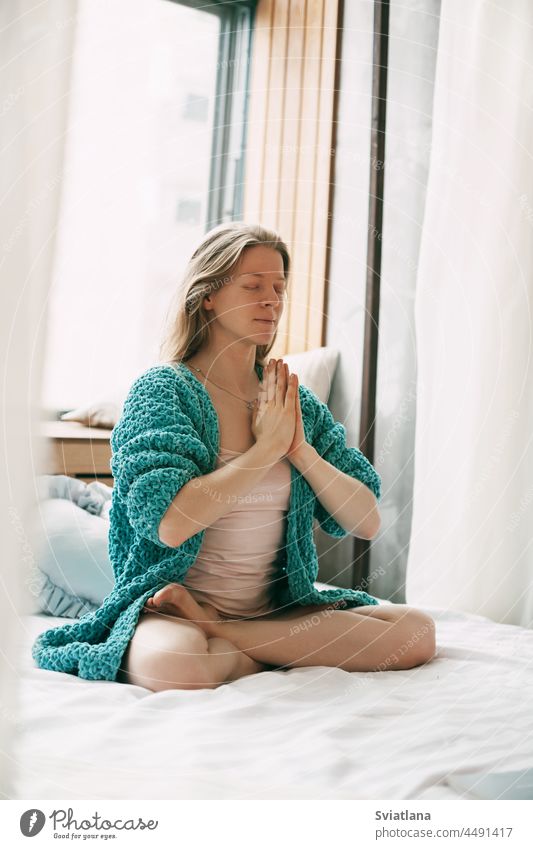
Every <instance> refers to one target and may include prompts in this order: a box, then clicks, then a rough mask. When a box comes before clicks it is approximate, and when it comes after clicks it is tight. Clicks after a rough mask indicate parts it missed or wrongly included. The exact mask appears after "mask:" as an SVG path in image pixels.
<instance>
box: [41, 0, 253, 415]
mask: <svg viewBox="0 0 533 849" xmlns="http://www.w3.org/2000/svg"><path fill="white" fill-rule="evenodd" d="M77 5H78V16H77V18H76V28H77V29H76V41H75V50H74V54H73V58H72V67H71V70H70V73H71V86H70V105H69V121H68V128H67V135H66V143H65V161H64V169H63V174H62V200H61V210H60V217H59V222H58V233H57V247H56V255H55V260H54V272H53V280H52V286H51V291H50V300H49V308H48V327H47V346H46V363H45V375H44V388H43V399H42V403H43V406H44V407H45V408H46V409H47V410H49V411H50V412H52V413H55V412H56V411H60V412H62V411H64V410H67V409H72V408H73V407H75V406H78V405H82V404H89V403H92V402H94V401H102V400H120V399H122V398H123V397H124V395H125V393H126V392H127V390H128V387H129V386H130V385H131V382H132V380H133V379H134V378H135V376H136V375H137V374H139V373H140V372H141V371H142V370H144V369H145V368H147V367H148V366H150V365H152V364H154V363H155V362H157V360H158V351H159V344H160V339H161V333H162V330H163V322H164V319H165V315H166V311H167V309H168V306H169V303H170V300H171V298H172V295H173V293H174V291H175V288H176V285H177V284H178V282H179V278H180V276H181V273H182V270H183V268H184V266H185V263H186V261H187V260H188V258H189V257H190V255H191V253H192V251H193V249H194V247H195V245H196V243H197V242H198V241H199V240H200V239H201V237H202V235H203V233H205V232H206V231H207V230H208V229H210V227H212V226H214V225H215V224H217V223H219V221H223V220H231V219H233V218H238V217H240V215H241V208H242V207H241V185H242V151H243V148H244V136H245V132H244V128H245V102H246V99H245V94H246V86H247V79H248V59H247V57H248V54H249V44H250V33H251V21H252V15H253V9H254V5H255V4H254V3H245V2H236V3H227V2H226V3H220V4H217V3H210V4H209V6H208V11H207V10H206V6H205V4H201V3H194V2H192V0H189V2H172V1H171V0H114V2H113V3H109V2H107V0H79V1H78V4H77ZM228 122H229V126H228Z"/></svg>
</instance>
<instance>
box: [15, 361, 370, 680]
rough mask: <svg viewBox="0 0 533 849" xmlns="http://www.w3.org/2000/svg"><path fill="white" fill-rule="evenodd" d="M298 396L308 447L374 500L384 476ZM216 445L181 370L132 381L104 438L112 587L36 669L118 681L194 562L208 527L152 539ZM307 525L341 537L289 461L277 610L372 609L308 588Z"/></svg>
mask: <svg viewBox="0 0 533 849" xmlns="http://www.w3.org/2000/svg"><path fill="white" fill-rule="evenodd" d="M256 373H257V374H258V376H259V378H260V379H262V377H263V369H262V366H260V365H258V364H257V365H256ZM299 392H300V404H301V409H302V419H303V425H304V432H305V438H306V440H307V442H309V443H310V444H311V445H313V446H314V447H315V448H316V450H317V451H318V453H319V454H320V456H321V457H324V458H325V459H326V460H327V461H328V462H329V463H331V464H332V465H334V466H335V467H336V468H338V469H340V470H341V471H343V472H346V473H347V474H349V475H351V476H352V477H354V478H357V480H360V481H362V482H363V483H364V484H365V485H366V486H367V487H368V488H369V489H370V490H371V491H372V492H373V493H374V495H375V496H376V498H377V499H378V500H379V498H381V478H380V476H379V475H378V474H377V472H376V471H375V469H374V468H373V466H372V465H371V464H370V463H369V461H368V460H367V459H366V457H365V456H364V455H363V454H362V452H361V451H359V449H357V448H349V447H347V445H346V438H345V437H346V432H345V428H344V425H342V424H341V423H340V422H336V421H335V420H334V419H333V416H332V415H331V413H330V411H329V409H328V407H327V405H326V404H324V403H323V402H322V401H320V399H319V398H318V397H317V396H316V395H315V394H314V392H312V391H311V390H310V389H308V388H307V387H306V386H302V385H300V387H299ZM219 447H220V446H219V424H218V416H217V413H216V410H215V408H214V406H213V403H212V401H211V398H210V396H209V393H208V392H207V390H206V388H205V386H204V385H203V384H202V383H201V381H200V380H198V378H196V377H195V376H194V374H193V373H192V372H191V371H190V369H188V368H187V367H186V366H185V365H183V364H182V363H176V364H171V363H165V364H158V365H155V366H151V367H150V368H149V369H148V370H147V371H145V372H144V373H143V374H142V375H141V376H140V377H138V378H137V379H136V380H135V381H134V383H133V384H132V386H131V388H130V390H129V393H128V396H127V398H126V401H125V403H124V407H123V411H122V415H121V417H120V419H119V421H118V422H117V424H116V425H115V427H114V428H113V432H112V434H111V449H112V458H111V471H112V473H113V476H114V487H113V494H112V505H111V510H110V514H109V519H110V526H109V556H110V559H111V563H112V565H113V571H114V575H115V585H114V588H113V590H112V591H111V592H110V593H109V595H107V596H106V597H105V599H104V600H103V602H102V604H101V606H100V607H99V608H98V609H97V610H95V611H91V612H89V613H86V614H85V615H84V616H82V617H81V619H79V620H77V621H75V622H72V623H68V624H65V625H61V626H59V627H56V628H51V629H49V630H47V631H44V632H43V633H42V634H40V635H39V636H38V637H37V639H36V641H35V642H34V644H33V648H32V656H33V658H34V660H35V661H36V663H37V665H38V666H40V667H41V668H42V669H51V670H56V671H58V672H67V673H72V674H74V675H78V676H79V677H80V678H85V679H100V680H102V679H103V680H108V681H115V680H116V677H117V674H118V672H119V670H120V665H121V659H122V656H123V654H124V652H125V651H126V649H127V647H128V643H129V641H130V639H131V637H132V636H133V633H134V631H135V627H136V624H137V621H138V618H139V614H140V613H141V610H142V608H143V606H144V604H145V602H146V600H147V599H148V598H149V597H150V596H152V595H153V594H154V593H155V592H156V591H157V590H158V589H161V587H163V586H165V584H168V583H171V582H176V583H183V580H184V578H185V575H186V574H187V570H188V569H189V568H190V566H191V565H192V564H193V563H194V561H195V559H196V556H197V554H198V551H199V549H200V546H201V545H202V540H203V538H204V534H205V528H204V529H203V530H201V531H199V532H198V533H197V534H195V535H194V536H192V537H190V538H189V539H188V540H186V541H185V542H184V543H183V544H182V545H180V546H179V547H178V548H174V547H171V546H168V545H166V544H165V543H163V542H161V540H160V539H159V534H158V529H159V523H160V521H161V519H162V517H163V515H164V514H165V512H166V510H167V508H168V507H169V505H170V503H171V502H172V500H173V498H174V496H175V495H176V493H177V492H178V491H179V490H180V489H181V487H182V486H183V485H184V484H185V483H187V482H188V481H190V480H191V479H193V478H197V477H199V476H201V475H206V474H208V473H209V472H212V471H214V469H215V464H216V460H217V456H218V453H219ZM313 518H316V519H317V520H318V522H319V524H320V525H321V527H322V528H323V529H324V531H325V532H326V533H327V534H329V535H330V536H332V537H339V538H340V537H344V536H346V533H347V532H346V531H345V530H344V529H343V528H342V527H341V526H340V525H339V524H337V522H336V521H335V519H334V518H333V517H332V516H331V515H330V514H329V513H328V512H327V511H326V510H325V508H324V507H323V506H322V505H321V503H320V502H319V501H318V499H317V498H316V496H315V494H314V492H313V490H312V489H311V487H310V486H309V484H308V483H307V481H306V479H305V477H304V476H303V475H302V474H300V473H299V472H298V471H297V469H296V468H295V467H294V466H293V465H292V464H291V486H290V500H289V509H288V512H287V522H286V538H285V547H284V549H283V550H282V557H281V559H280V569H281V573H280V575H281V577H280V581H279V584H280V589H279V592H278V597H277V599H276V603H277V604H278V605H280V606H284V605H286V604H289V605H290V604H294V603H297V604H301V605H304V604H324V603H329V602H331V603H332V604H334V603H335V602H342V604H343V606H344V607H355V606H360V605H366V604H378V603H379V602H378V601H377V599H375V598H373V597H372V596H370V595H368V594H367V593H366V592H364V591H362V590H350V589H329V590H324V591H319V590H317V589H316V588H315V587H314V581H315V580H316V577H317V574H318V558H317V552H316V547H315V544H314V539H313Z"/></svg>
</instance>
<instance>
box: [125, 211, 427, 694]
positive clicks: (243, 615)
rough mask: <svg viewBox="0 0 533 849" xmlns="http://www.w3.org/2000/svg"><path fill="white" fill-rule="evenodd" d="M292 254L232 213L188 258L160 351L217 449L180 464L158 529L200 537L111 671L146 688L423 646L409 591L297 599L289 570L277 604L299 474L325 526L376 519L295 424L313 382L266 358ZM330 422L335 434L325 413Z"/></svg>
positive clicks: (347, 661) (422, 651)
mask: <svg viewBox="0 0 533 849" xmlns="http://www.w3.org/2000/svg"><path fill="white" fill-rule="evenodd" d="M289 266H290V260H289V254H288V251H287V248H286V246H285V244H284V243H283V242H282V241H281V239H280V237H279V235H278V234H277V233H275V232H273V231H271V230H267V229H265V228H263V227H261V226H258V225H253V226H250V225H246V224H244V223H240V222H233V223H230V224H223V225H220V226H219V227H216V228H214V230H212V231H210V232H209V233H208V234H207V235H206V236H205V237H204V239H203V241H202V243H201V244H200V246H199V247H198V248H197V250H196V251H195V253H194V254H193V256H192V258H191V260H190V262H189V265H188V267H187V270H186V273H185V276H184V280H183V284H182V286H181V288H180V289H179V291H178V302H177V305H176V307H175V309H174V311H173V315H172V326H171V330H170V333H169V335H168V337H167V339H166V340H165V342H164V344H163V346H162V350H161V353H162V359H163V360H164V361H166V362H167V363H172V364H174V365H175V367H176V369H177V371H178V372H179V373H180V374H181V377H182V380H185V381H186V382H187V383H188V385H189V386H191V387H195V386H196V390H197V391H198V392H199V393H200V396H202V397H203V400H206V402H207V403H208V407H209V405H210V404H212V407H213V408H214V410H215V411H216V419H217V422H216V423H217V424H218V447H219V452H218V456H217V460H216V468H215V469H214V470H213V471H211V472H210V473H209V474H207V475H203V476H197V477H191V476H190V475H189V479H188V480H187V482H186V484H184V485H183V486H181V488H180V489H179V491H178V492H177V493H176V495H175V496H174V497H173V499H172V501H171V503H170V505H169V507H168V509H167V510H166V512H165V513H164V515H163V517H162V519H161V521H160V523H159V526H158V536H159V540H160V542H161V544H163V545H165V546H168V547H169V548H171V549H179V548H180V547H184V548H185V547H186V545H187V543H188V542H190V541H191V540H192V539H196V538H197V537H196V535H197V534H199V533H203V537H202V542H201V546H200V549H199V551H198V553H197V555H196V556H195V559H194V562H193V563H192V565H190V566H189V568H188V569H187V571H186V573H185V574H184V577H183V579H182V580H181V581H170V582H169V583H167V584H166V586H164V587H162V588H161V589H160V590H159V591H157V592H155V593H153V594H151V595H150V596H149V597H148V598H147V599H146V602H145V604H144V606H143V608H142V610H141V612H140V613H139V617H138V621H137V624H136V627H135V631H134V634H133V636H132V637H131V639H130V640H129V643H128V647H127V650H126V651H125V653H124V656H123V658H122V661H121V671H120V673H119V675H118V676H117V679H118V680H122V681H126V682H128V683H132V684H139V685H141V686H144V687H148V688H149V689H151V690H154V691H157V690H162V689H169V688H181V689H193V688H214V687H217V686H219V685H220V684H223V683H225V682H229V681H233V680H236V679H237V678H240V677H242V676H243V675H249V674H252V673H256V672H261V671H263V670H268V669H273V668H279V667H296V666H311V665H321V666H337V667H340V668H342V669H345V670H347V671H366V670H377V669H406V668H410V667H413V666H417V665H419V664H421V663H424V662H426V661H428V660H430V659H431V658H432V657H433V655H434V653H435V627H434V622H433V620H432V619H431V618H430V617H429V616H427V615H426V614H425V613H423V612H422V611H418V610H416V609H413V608H411V607H408V606H407V605H403V604H394V605H393V604H390V605H379V604H378V603H377V602H376V600H375V599H372V597H369V596H367V595H366V594H365V593H361V594H360V597H361V599H362V603H360V604H358V605H357V606H356V607H351V608H349V609H348V608H347V609H339V604H338V601H336V602H335V603H334V604H331V603H324V604H317V603H314V604H308V605H302V604H300V603H298V602H297V601H295V591H294V586H296V583H295V581H296V579H295V578H292V573H291V580H292V581H293V583H292V584H291V586H292V596H291V595H290V594H289V596H287V598H288V599H289V600H288V603H286V604H285V605H283V606H280V605H279V598H280V597H281V596H279V595H278V596H277V595H276V591H275V585H276V582H277V580H278V579H279V576H280V575H281V574H282V573H281V571H280V568H279V565H280V563H281V562H282V559H283V558H282V555H283V551H284V540H285V537H286V533H287V523H286V517H287V511H288V509H289V502H290V497H291V491H292V490H291V484H292V486H293V487H295V486H296V484H295V481H296V479H298V480H300V479H301V478H304V479H305V483H304V484H302V485H303V486H306V487H310V488H311V489H310V490H309V489H306V492H308V493H310V494H311V496H312V497H313V499H314V500H316V507H315V516H317V517H318V518H323V519H324V520H325V527H326V529H327V528H328V527H329V528H330V531H329V532H331V533H332V534H333V535H335V536H342V535H343V534H344V533H348V532H352V533H354V535H356V536H360V537H363V538H366V539H371V538H372V537H374V536H375V534H376V533H377V531H378V530H379V524H380V519H379V513H378V509H377V499H376V496H375V494H373V492H372V490H371V489H370V488H369V487H368V486H365V485H364V484H363V483H361V482H360V480H357V479H356V478H357V477H358V475H357V474H355V475H354V476H351V475H348V474H346V473H345V472H342V471H341V470H340V468H341V467H340V463H339V465H338V466H336V465H335V464H332V463H330V462H328V461H327V460H326V459H324V457H323V456H321V454H324V453H326V452H321V453H319V452H318V451H317V448H316V447H315V446H313V445H312V444H311V443H310V442H309V441H308V440H307V439H306V432H305V426H304V424H305V423H304V418H305V420H306V422H307V410H308V407H307V406H306V416H303V415H302V406H301V399H302V398H303V399H304V401H305V403H306V404H307V403H308V402H309V397H310V395H311V394H312V393H310V392H309V390H306V388H305V387H299V385H298V379H297V376H296V375H294V374H289V371H288V368H287V365H286V364H285V363H283V361H282V360H277V361H276V360H272V359H270V360H268V353H269V351H270V350H271V348H272V346H273V344H274V341H275V339H276V334H277V329H278V326H279V322H280V319H281V315H282V313H283V309H284V305H285V301H286V295H287V285H288V277H289ZM261 378H262V379H261ZM199 384H201V387H203V389H201V388H200V386H199ZM204 391H205V393H207V395H208V399H207V398H206V397H205V396H203V392H204ZM315 402H316V398H315ZM323 413H324V415H329V414H327V413H326V411H323ZM206 418H207V414H206ZM189 424H190V423H189V420H187V426H188V427H189ZM330 426H331V432H332V433H333V431H335V433H336V436H337V437H339V433H340V432H341V430H342V429H341V428H340V426H339V425H338V424H335V423H334V422H333V420H332V419H331V417H330ZM213 427H214V425H213ZM212 432H213V433H214V432H215V431H214V430H213V431H212ZM314 441H315V442H316V444H317V445H318V444H319V442H318V439H316V440H314ZM118 444H119V443H118V442H117V445H118ZM125 444H126V443H125ZM211 447H213V446H211ZM199 450H200V449H199V448H198V451H199ZM343 450H345V451H346V450H348V451H351V452H356V451H357V449H343ZM358 454H359V460H363V462H365V463H366V464H367V467H369V469H367V471H369V472H371V473H373V474H374V477H379V476H377V475H376V473H375V470H373V469H372V467H371V466H370V464H369V463H368V461H366V458H363V455H361V454H360V452H358ZM331 456H334V455H331ZM335 456H338V457H340V456H341V455H340V454H337V455H335ZM117 465H118V464H117ZM291 466H292V467H294V469H291ZM296 474H297V476H298V477H297V478H296V477H295V475H296ZM368 480H370V478H368ZM333 484H334V485H333ZM174 489H175V486H174ZM375 491H377V490H375ZM167 500H168V499H167ZM295 509H297V508H295ZM302 509H303V508H302ZM291 512H292V508H291ZM333 513H334V514H335V515H334V519H333V517H332V514H333ZM326 517H327V518H326ZM328 522H329V525H328ZM111 523H112V526H113V511H112V513H111ZM331 529H332V530H331ZM307 533H308V534H311V527H310V525H309V527H308V528H307ZM280 555H281V556H280ZM289 583H290V582H289ZM339 592H340V591H339ZM353 592H354V591H346V595H348V594H349V593H351V594H352V600H353ZM340 595H341V596H342V593H340ZM339 601H342V599H340V598H339ZM345 606H346V605H345Z"/></svg>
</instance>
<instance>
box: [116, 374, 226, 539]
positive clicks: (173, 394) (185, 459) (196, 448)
mask: <svg viewBox="0 0 533 849" xmlns="http://www.w3.org/2000/svg"><path fill="white" fill-rule="evenodd" d="M179 382H180V379H179V377H177V376H176V373H175V371H174V370H173V369H172V368H171V367H170V368H166V367H164V366H163V367H161V366H153V367H152V368H150V369H149V370H148V371H147V372H145V373H144V374H143V375H141V376H140V377H139V378H137V379H136V380H135V381H134V383H133V385H132V387H131V388H130V391H129V393H128V397H127V398H126V401H125V403H124V407H123V412H122V416H121V418H120V420H119V421H118V422H117V424H116V425H115V428H114V429H113V432H112V434H111V449H112V452H113V453H112V457H111V471H112V472H113V476H114V486H115V488H116V489H117V495H118V497H119V498H121V499H123V500H124V502H125V505H126V513H127V516H128V519H129V522H130V524H131V525H132V527H133V529H134V531H135V532H136V533H137V534H138V535H139V536H141V537H143V538H145V539H148V540H150V541H151V542H153V543H155V544H156V545H159V546H162V547H168V546H166V544H165V543H163V542H162V541H161V540H160V539H159V524H160V522H161V519H162V518H163V516H164V514H165V513H166V511H167V509H168V507H169V506H170V503H171V502H172V500H173V498H174V497H175V495H176V494H177V493H178V492H179V490H180V489H181V487H182V486H184V484H186V483H187V482H188V481H190V480H192V479H193V478H195V477H199V476H200V475H202V474H204V473H205V472H204V471H203V470H205V469H207V468H209V454H208V451H207V448H206V446H205V444H204V443H203V442H202V440H201V439H200V437H199V435H198V431H197V428H196V426H195V424H194V423H193V421H192V420H191V417H190V416H189V415H188V413H187V412H186V409H189V411H190V405H188V404H186V403H185V400H186V395H185V394H184V395H183V398H181V397H180V392H179V391H178V384H179ZM181 386H182V391H183V393H187V392H190V390H188V389H187V387H184V386H183V384H182V385H181ZM110 519H111V521H112V512H111V515H110Z"/></svg>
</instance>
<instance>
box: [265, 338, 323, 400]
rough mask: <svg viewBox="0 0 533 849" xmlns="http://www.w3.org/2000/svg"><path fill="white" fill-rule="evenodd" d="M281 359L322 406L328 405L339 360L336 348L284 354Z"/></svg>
mask: <svg viewBox="0 0 533 849" xmlns="http://www.w3.org/2000/svg"><path fill="white" fill-rule="evenodd" d="M267 359H268V358H267ZM282 359H283V360H284V361H285V362H286V363H287V365H288V366H289V370H290V371H293V372H296V374H297V375H298V380H299V381H300V383H303V385H304V386H307V388H308V389H311V391H312V392H314V393H315V395H317V396H318V398H320V400H321V401H323V402H324V404H327V403H328V399H329V396H330V392H331V384H332V382H333V378H334V376H335V369H336V368H337V362H338V359H339V350H338V349H337V348H330V347H322V348H313V349H312V350H311V351H302V352H301V353H298V354H284V356H283V357H282Z"/></svg>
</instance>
